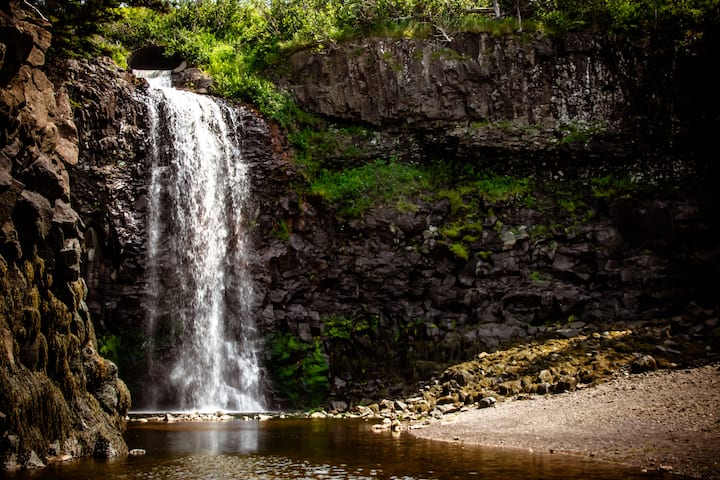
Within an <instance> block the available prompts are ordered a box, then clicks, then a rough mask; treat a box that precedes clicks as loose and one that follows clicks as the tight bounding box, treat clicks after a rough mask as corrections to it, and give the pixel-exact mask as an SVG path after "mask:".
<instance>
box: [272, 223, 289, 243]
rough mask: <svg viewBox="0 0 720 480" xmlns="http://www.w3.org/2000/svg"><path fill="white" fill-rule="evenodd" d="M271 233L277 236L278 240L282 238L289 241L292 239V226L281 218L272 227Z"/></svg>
mask: <svg viewBox="0 0 720 480" xmlns="http://www.w3.org/2000/svg"><path fill="white" fill-rule="evenodd" d="M270 234H271V235H272V236H273V237H275V238H277V239H278V240H281V241H283V242H287V241H289V240H290V226H289V225H288V222H287V220H285V219H284V218H283V219H280V220H279V221H278V222H277V223H276V224H275V226H274V227H273V229H272V232H270Z"/></svg>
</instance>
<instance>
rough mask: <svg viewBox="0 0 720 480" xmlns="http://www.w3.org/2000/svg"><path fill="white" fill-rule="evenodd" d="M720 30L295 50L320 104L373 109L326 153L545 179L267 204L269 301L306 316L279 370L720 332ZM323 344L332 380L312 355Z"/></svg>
mask: <svg viewBox="0 0 720 480" xmlns="http://www.w3.org/2000/svg"><path fill="white" fill-rule="evenodd" d="M713 45H714V43H713V42H711V41H708V43H707V44H702V45H700V46H698V45H694V46H692V47H691V48H690V47H687V48H685V47H683V48H681V47H679V46H678V45H677V44H673V43H672V42H669V43H667V42H662V43H660V44H657V45H656V44H655V43H651V42H648V41H647V40H646V41H644V42H640V43H632V42H630V41H626V40H622V39H620V40H618V39H615V40H610V39H607V38H600V37H594V36H590V35H585V34H579V35H568V36H565V37H562V38H551V37H541V36H538V37H534V36H508V37H502V38H497V37H493V36H490V35H486V34H472V35H470V34H464V35H457V36H456V37H455V38H454V39H452V40H451V41H447V42H441V41H436V40H397V39H395V40H392V39H364V40H361V41H358V42H351V43H346V44H337V45H329V46H324V47H321V48H320V49H318V48H316V49H313V50H306V51H300V52H296V53H293V54H292V55H290V56H289V57H288V58H287V62H286V63H285V64H283V65H282V66H281V67H279V68H277V70H276V71H275V77H276V79H277V81H278V82H280V83H281V84H283V85H285V86H286V87H287V88H288V89H289V90H290V91H291V92H292V93H293V94H294V95H295V97H296V98H297V100H298V102H299V103H300V104H301V105H302V106H303V107H304V108H306V109H308V110H309V111H311V112H313V113H316V114H318V115H320V116H322V117H324V118H325V119H327V120H328V121H329V122H331V123H332V122H335V123H336V124H339V125H347V124H348V123H351V124H361V125H365V127H366V129H365V131H364V133H362V134H360V135H355V136H354V137H353V136H352V135H349V136H347V135H346V136H347V137H348V138H340V136H338V139H339V140H338V141H337V142H335V147H334V148H333V149H330V151H329V152H325V153H324V155H325V157H324V158H322V159H320V161H322V162H325V165H330V166H333V167H334V168H337V166H338V165H343V164H344V165H345V166H346V167H350V166H356V165H357V164H358V163H361V162H363V161H367V160H371V159H373V158H378V157H380V158H386V159H387V158H390V157H391V156H396V157H398V158H401V159H405V160H410V161H413V162H417V163H420V164H423V163H425V164H427V163H430V162H433V161H440V162H444V163H445V164H446V165H447V166H448V167H447V168H448V169H450V168H457V166H458V165H460V166H465V167H467V168H468V169H478V168H480V169H488V170H491V171H494V172H495V173H499V174H501V175H508V174H509V175H512V176H515V178H524V179H530V181H531V184H532V187H531V189H530V190H525V191H524V192H522V193H517V192H513V193H508V194H506V195H504V196H503V197H502V198H498V197H493V195H491V194H489V193H488V192H484V191H483V190H482V188H477V187H476V188H474V189H473V190H469V191H468V190H465V191H464V193H462V194H460V195H459V196H458V197H453V196H452V195H449V194H446V195H442V194H438V193H437V192H435V193H434V194H431V195H429V196H425V197H424V198H423V199H420V198H416V199H412V202H411V203H412V205H404V206H403V208H402V209H398V208H396V207H394V206H392V205H385V206H380V207H376V208H374V209H372V210H370V211H368V212H367V213H364V214H362V215H361V216H360V217H359V218H347V217H343V216H341V215H338V213H337V210H336V207H335V206H333V205H328V204H326V203H324V202H322V201H321V200H320V199H318V198H314V197H312V196H297V195H295V194H293V193H290V194H289V195H287V194H286V195H284V196H281V197H280V198H279V199H278V200H277V201H276V203H275V206H274V208H272V209H267V208H265V209H263V213H264V214H265V215H264V216H263V215H261V216H260V222H259V224H260V225H261V227H263V228H264V230H263V231H264V232H265V233H266V234H265V235H264V236H263V239H262V241H261V244H260V246H259V249H260V251H261V252H262V253H263V258H264V262H263V265H266V267H267V268H268V274H267V276H265V277H261V279H260V280H261V282H262V285H263V287H264V290H263V291H264V294H265V299H264V307H263V310H262V312H261V317H262V318H263V320H264V321H265V325H266V326H268V327H269V329H270V330H277V331H279V332H288V334H289V337H284V336H283V334H278V333H276V334H274V335H273V336H272V337H271V338H272V339H271V348H268V351H269V354H268V356H269V361H270V363H269V364H270V368H271V369H274V371H275V373H276V376H277V377H279V378H283V379H291V381H287V382H285V383H283V384H282V385H281V386H280V388H281V390H284V391H283V393H284V394H285V395H291V396H292V395H293V393H292V392H294V391H297V389H298V388H299V389H300V390H301V391H302V390H304V393H305V394H306V395H307V397H306V398H310V397H313V395H315V394H316V393H317V392H315V393H313V392H314V389H315V390H320V391H322V389H329V390H331V391H332V392H333V393H334V394H335V395H336V396H337V397H338V398H340V399H345V400H348V399H349V400H352V399H357V398H363V397H364V396H366V397H368V396H372V395H374V394H377V393H378V392H382V393H381V394H384V395H387V396H391V395H393V394H394V393H395V392H396V391H398V390H400V389H401V388H402V387H403V386H406V385H407V384H408V382H410V381H411V380H413V379H423V378H428V377H429V376H430V375H432V374H433V373H438V372H440V371H442V369H443V368H444V366H445V365H447V364H448V363H450V362H454V361H460V360H463V359H469V358H472V357H473V355H475V354H477V353H478V352H481V351H491V350H493V349H494V348H496V347H497V346H498V345H500V344H505V343H507V342H513V341H524V340H527V339H528V338H531V337H533V336H534V335H537V334H548V333H549V332H555V333H553V334H558V333H556V332H558V331H560V332H561V333H559V335H573V334H577V333H580V332H583V331H585V332H587V331H592V330H597V329H602V328H608V327H609V326H612V325H614V326H620V327H623V328H624V327H628V326H630V327H632V328H639V327H641V326H642V325H645V324H646V323H647V322H651V323H652V322H658V321H671V320H672V321H673V322H675V323H674V327H673V329H674V330H675V331H676V332H677V333H681V334H683V335H687V334H690V333H692V334H694V335H697V336H698V338H700V339H701V341H703V342H709V343H713V342H714V343H715V344H717V338H718V333H719V332H718V331H717V329H716V327H717V319H716V316H717V311H716V310H713V308H714V307H715V306H716V300H715V299H714V294H713V293H712V287H710V285H711V284H712V278H715V277H716V276H717V275H718V272H719V270H718V269H719V264H718V259H719V258H720V257H719V253H720V252H719V251H718V249H717V247H716V246H715V245H714V244H713V241H712V240H711V239H712V238H713V237H714V236H715V235H716V234H717V228H718V223H717V219H718V209H717V206H716V205H717V196H716V195H715V194H714V193H713V191H714V188H713V182H714V180H713V179H717V169H716V168H715V167H713V166H712V161H710V158H713V155H714V154H713V152H716V151H717V147H716V146H715V145H713V142H712V141H710V140H708V138H707V136H708V135H710V134H711V132H712V131H714V129H716V128H717V118H716V115H715V113H714V107H713V106H717V104H718V96H717V94H714V93H712V92H711V90H710V89H709V88H708V84H707V82H706V80H705V79H704V77H703V76H697V77H694V80H693V79H691V78H690V75H686V72H688V71H694V72H702V71H703V68H705V67H703V65H706V64H707V62H708V59H709V58H710V57H708V56H706V55H707V54H708V52H712V51H716V50H717V48H716V46H713ZM698 52H702V53H698ZM680 66H682V69H680V68H679V67H680ZM343 145H345V147H346V148H344V147H343ZM350 151H353V152H355V153H354V154H350V155H348V152H350ZM316 160H318V159H316ZM612 178H615V179H618V178H626V179H631V181H630V183H629V184H627V185H626V186H625V187H623V188H617V187H619V185H611V184H610V183H612V181H611V179H612ZM608 181H610V183H607V182H608ZM446 187H447V188H450V189H452V188H453V186H452V185H446ZM279 188H280V187H279ZM278 191H280V189H278ZM278 225H282V226H284V228H283V229H282V232H283V234H282V235H279V234H278ZM273 233H274V235H273ZM698 305H702V306H704V307H706V308H707V309H703V308H701V307H699V306H698ZM688 312H689V313H688ZM698 312H701V313H700V314H699V315H698ZM705 320H708V322H707V324H705V323H703V322H704V321H705ZM690 329H692V330H690ZM713 329H715V330H713ZM292 338H299V339H300V340H301V343H300V344H299V345H297V344H294V343H293V342H292V341H290V340H289V339H292ZM288 351H290V353H289V354H288V353H287V352H288ZM324 355H326V356H327V357H326V359H327V363H326V370H324V371H323V370H322V369H321V371H322V372H323V373H329V380H330V381H329V382H328V383H325V384H322V382H320V381H318V380H317V379H316V378H312V374H311V373H309V372H313V371H317V369H318V368H319V367H318V365H319V366H322V365H323V362H324V361H325V358H323V356H324ZM308 380H311V383H313V382H314V384H311V385H307V381H308Z"/></svg>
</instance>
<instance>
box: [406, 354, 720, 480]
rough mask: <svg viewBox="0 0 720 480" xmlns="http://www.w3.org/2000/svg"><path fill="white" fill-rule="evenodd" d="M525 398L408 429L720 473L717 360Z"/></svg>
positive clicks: (691, 472)
mask: <svg viewBox="0 0 720 480" xmlns="http://www.w3.org/2000/svg"><path fill="white" fill-rule="evenodd" d="M525 398H526V399H522V400H507V401H504V402H499V403H497V404H496V406H495V407H492V408H485V409H479V410H470V411H466V412H461V413H458V414H453V415H446V416H445V417H443V419H442V421H439V422H437V423H432V424H430V425H427V426H425V427H424V428H418V429H413V430H411V433H412V434H413V435H415V436H417V437H421V438H428V439H433V440H441V441H448V442H461V443H465V444H468V445H487V446H497V447H507V448H520V449H529V450H533V451H546V452H552V453H571V454H577V455H583V456H591V457H594V458H596V459H598V460H608V461H613V462H620V463H625V464H630V465H635V466H637V467H638V469H647V470H648V471H657V470H664V471H671V472H672V473H675V474H682V475H688V476H692V477H696V478H704V479H720V364H714V365H707V366H703V367H698V368H692V369H683V370H660V371H654V372H648V373H643V374H636V375H630V374H619V375H618V376H616V377H615V378H613V379H611V380H609V381H608V382H606V383H603V384H600V385H598V386H594V387H588V388H585V389H581V390H577V391H574V392H566V393H562V394H557V395H549V396H529V397H525Z"/></svg>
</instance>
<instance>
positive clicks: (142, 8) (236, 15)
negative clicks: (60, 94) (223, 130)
mask: <svg viewBox="0 0 720 480" xmlns="http://www.w3.org/2000/svg"><path fill="white" fill-rule="evenodd" d="M32 3H33V5H34V6H35V7H36V8H37V10H38V11H40V12H41V13H43V14H44V15H45V16H47V17H48V18H50V20H51V21H53V23H54V31H53V35H54V48H56V49H57V50H59V51H60V52H61V53H62V54H64V55H94V54H97V53H106V54H110V55H112V57H113V58H114V59H115V60H116V61H117V62H118V63H119V64H120V65H122V64H123V63H124V58H126V57H127V52H130V51H132V50H134V49H136V48H138V47H142V46H145V45H147V44H159V45H164V46H165V47H167V49H168V50H169V52H170V53H173V52H179V53H181V54H182V56H183V57H184V58H185V59H186V60H187V61H188V63H189V64H191V65H195V66H199V67H200V68H202V69H204V70H205V71H207V72H208V73H209V74H211V75H212V76H213V77H214V78H215V83H214V85H213V88H214V90H215V92H216V93H218V94H220V95H223V96H226V97H230V98H235V99H240V100H244V101H248V102H251V103H254V104H255V105H257V106H258V108H259V109H260V111H261V112H263V113H264V114H265V115H267V116H268V117H270V118H272V119H275V120H276V121H277V122H278V123H279V124H280V125H282V126H283V127H285V128H288V129H291V130H293V129H297V128H302V127H303V125H305V121H306V120H307V119H306V118H303V113H302V112H301V111H300V110H299V109H298V108H297V106H296V105H295V104H294V102H293V101H292V99H291V98H290V96H289V95H288V94H287V93H285V92H283V91H282V90H281V89H280V88H278V87H277V86H276V85H275V84H273V83H272V82H271V81H270V79H269V75H268V73H269V72H271V71H272V70H278V69H282V68H283V59H284V58H285V56H286V55H287V54H289V53H292V52H294V51H297V50H298V49H304V48H317V49H322V48H324V46H325V45H327V44H331V43H336V42H340V41H345V40H348V39H352V38H360V37H367V36H381V37H390V38H430V37H437V36H439V37H443V36H445V37H446V38H449V37H450V36H452V35H454V34H456V33H458V32H489V33H492V34H494V35H506V34H511V33H512V34H514V33H518V32H523V33H525V32H532V31H554V32H562V31H567V30H577V29H593V30H596V31H603V32H615V33H647V32H650V31H659V30H662V31H669V32H671V33H673V34H676V35H679V36H684V37H686V38H696V37H698V36H700V35H699V33H698V32H703V31H705V30H708V29H710V28H713V27H715V26H717V24H718V20H719V19H720V0H684V1H682V2H679V1H677V0H593V1H591V2H581V1H578V0H558V1H553V2H536V1H533V0H500V1H499V6H500V10H501V11H502V12H503V14H504V15H503V16H502V17H501V18H495V17H494V15H493V14H492V9H491V8H490V7H492V1H491V0H481V1H472V0H429V1H426V0H403V1H389V0H377V1H365V0H303V1H302V2H301V1H298V0H268V1H265V0H204V1H192V0H174V1H172V2H169V1H164V0H132V1H126V2H121V1H120V0H63V1H60V0H32ZM483 9H484V10H483ZM461 58H462V56H461V55H459V54H457V52H454V51H453V50H450V49H441V50H438V53H437V54H436V56H435V59H436V60H440V59H442V60H452V59H461ZM383 60H384V61H386V62H387V63H388V65H390V67H391V68H395V69H397V68H399V65H397V64H396V62H395V60H394V59H392V58H384V59H383ZM581 134H582V132H570V134H568V135H564V136H563V139H564V141H566V142H570V141H578V140H582V136H583V135H581Z"/></svg>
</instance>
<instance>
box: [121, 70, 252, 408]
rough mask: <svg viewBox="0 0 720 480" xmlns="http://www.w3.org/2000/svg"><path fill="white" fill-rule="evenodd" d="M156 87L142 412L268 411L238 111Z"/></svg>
mask: <svg viewBox="0 0 720 480" xmlns="http://www.w3.org/2000/svg"><path fill="white" fill-rule="evenodd" d="M169 73H170V72H156V71H138V72H136V74H137V75H138V76H142V77H145V78H146V79H147V80H148V82H149V84H150V89H149V90H148V93H147V96H146V97H145V102H146V104H147V108H148V120H149V122H148V123H149V131H148V139H149V142H148V143H149V145H148V147H149V157H150V158H151V161H152V165H150V172H151V173H150V181H149V185H148V203H149V215H148V220H147V232H148V245H147V259H146V265H147V276H146V292H147V301H146V302H145V310H146V312H147V322H146V323H147V329H148V331H147V337H148V345H146V350H147V351H149V352H151V355H150V358H149V359H148V370H149V371H148V379H147V381H146V385H147V388H146V389H145V390H146V391H143V392H139V394H136V392H133V393H134V396H135V398H136V399H138V400H139V403H135V406H136V408H140V409H143V410H173V411H194V410H199V411H206V412H212V411H216V410H225V411H236V412H252V411H261V410H263V404H262V399H261V393H260V392H261V388H260V384H259V378H260V367H259V362H258V353H257V346H256V340H255V339H256V331H255V330H256V329H255V325H254V322H253V318H252V316H251V315H250V312H249V305H250V304H251V302H252V295H253V289H252V282H251V280H250V276H249V275H248V273H247V271H246V268H245V267H246V264H247V260H246V259H247V243H246V236H245V232H244V231H243V226H244V225H246V219H245V214H246V210H247V202H248V195H249V181H248V172H247V165H246V164H245V163H244V162H243V156H242V142H241V139H240V136H239V135H240V133H241V132H242V125H241V124H240V122H239V120H238V117H237V114H236V111H235V109H233V108H230V107H229V106H227V105H226V104H224V103H222V102H221V101H219V100H216V99H213V98H211V97H208V96H203V95H197V94H194V93H191V92H186V91H181V90H176V89H174V88H172V87H171V85H170V76H169Z"/></svg>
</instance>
